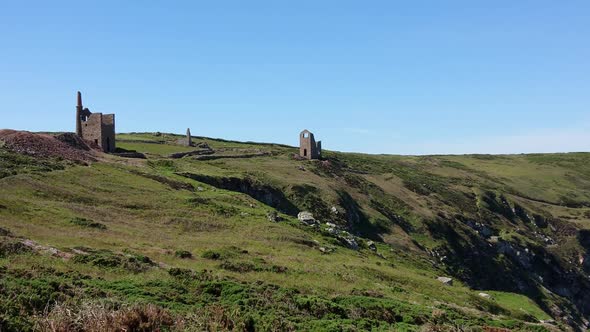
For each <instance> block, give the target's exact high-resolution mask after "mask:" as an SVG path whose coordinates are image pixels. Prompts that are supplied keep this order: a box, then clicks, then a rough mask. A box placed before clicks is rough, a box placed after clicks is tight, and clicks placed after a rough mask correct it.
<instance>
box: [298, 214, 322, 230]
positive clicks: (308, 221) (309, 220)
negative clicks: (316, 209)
mask: <svg viewBox="0 0 590 332" xmlns="http://www.w3.org/2000/svg"><path fill="white" fill-rule="evenodd" d="M297 219H299V221H301V222H302V223H303V224H305V225H307V226H314V225H317V224H318V221H317V220H315V219H314V217H313V214H312V213H311V212H307V211H303V212H300V213H299V214H298V215H297Z"/></svg>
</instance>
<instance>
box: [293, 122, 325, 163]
mask: <svg viewBox="0 0 590 332" xmlns="http://www.w3.org/2000/svg"><path fill="white" fill-rule="evenodd" d="M299 155H300V156H301V157H302V158H305V159H309V160H313V159H320V158H321V156H322V142H321V141H319V142H317V143H316V141H315V137H314V136H313V134H312V133H311V132H310V131H309V130H307V129H306V130H304V131H302V132H301V134H300V135H299Z"/></svg>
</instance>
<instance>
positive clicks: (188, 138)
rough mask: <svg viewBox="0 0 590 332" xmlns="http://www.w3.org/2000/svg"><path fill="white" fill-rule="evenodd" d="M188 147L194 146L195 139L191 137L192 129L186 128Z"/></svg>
mask: <svg viewBox="0 0 590 332" xmlns="http://www.w3.org/2000/svg"><path fill="white" fill-rule="evenodd" d="M186 145H188V146H193V139H192V137H191V129H190V128H186Z"/></svg>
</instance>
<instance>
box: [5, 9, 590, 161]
mask: <svg viewBox="0 0 590 332" xmlns="http://www.w3.org/2000/svg"><path fill="white" fill-rule="evenodd" d="M589 36H590V2H589V1H587V0H584V1H581V0H580V1H576V0H572V1H544V0H538V1H526V0H523V1H514V0H509V1H504V0H497V1H434V0H432V1H420V0H418V1H360V0H359V1H347V0H339V1H331V0H325V1H318V0H313V1H311V0H298V1H279V0H275V1H270V0H269V1H255V0H252V1H237V0H236V1H224V0H220V1H108V0H107V1H76V2H74V1H2V2H0V128H14V129H23V130H31V131H73V130H74V109H75V92H76V91H77V90H81V91H82V93H83V97H84V102H85V106H87V107H89V108H90V109H91V111H94V112H105V113H116V117H117V118H116V120H117V131H118V132H129V131H162V132H176V133H183V132H184V131H185V130H186V128H187V127H190V128H191V131H192V133H193V134H194V135H203V136H211V137H223V138H227V139H236V140H251V141H263V142H277V143H285V144H291V145H295V144H297V143H298V141H297V139H298V133H299V131H300V130H302V129H304V128H308V129H310V130H312V131H313V132H315V134H316V136H317V137H318V139H321V140H322V141H323V145H324V148H326V149H332V150H341V151H358V152H368V153H394V154H431V153H521V152H557V151H590V107H589V105H590V37H589Z"/></svg>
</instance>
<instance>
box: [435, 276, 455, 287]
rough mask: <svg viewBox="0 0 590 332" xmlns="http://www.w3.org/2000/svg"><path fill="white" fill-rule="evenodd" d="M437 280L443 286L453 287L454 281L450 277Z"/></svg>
mask: <svg viewBox="0 0 590 332" xmlns="http://www.w3.org/2000/svg"><path fill="white" fill-rule="evenodd" d="M436 280H438V281H440V282H441V283H442V284H443V285H446V286H453V279H452V278H449V277H438V278H436Z"/></svg>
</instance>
